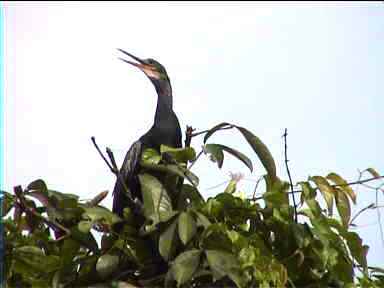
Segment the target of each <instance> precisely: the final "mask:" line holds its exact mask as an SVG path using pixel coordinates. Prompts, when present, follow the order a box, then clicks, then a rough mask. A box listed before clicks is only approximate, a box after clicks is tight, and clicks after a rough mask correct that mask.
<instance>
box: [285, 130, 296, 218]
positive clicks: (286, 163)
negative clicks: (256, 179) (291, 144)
mask: <svg viewBox="0 0 384 288" xmlns="http://www.w3.org/2000/svg"><path fill="white" fill-rule="evenodd" d="M287 136H288V129H287V128H285V131H284V135H283V137H284V157H285V167H286V168H287V174H288V178H289V184H290V186H291V194H292V200H293V209H294V213H295V222H296V223H297V210H296V199H295V193H293V184H292V178H291V172H290V171H289V167H288V161H289V160H288V146H287Z"/></svg>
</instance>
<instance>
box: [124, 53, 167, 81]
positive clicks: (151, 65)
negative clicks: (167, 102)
mask: <svg viewBox="0 0 384 288" xmlns="http://www.w3.org/2000/svg"><path fill="white" fill-rule="evenodd" d="M117 50H119V51H120V52H122V53H124V54H125V55H127V56H129V57H131V58H132V59H133V60H135V61H136V62H133V61H129V60H126V59H124V58H119V59H120V60H122V61H124V62H126V63H129V64H131V65H133V66H135V67H137V68H139V69H140V70H141V71H143V72H144V74H145V75H147V77H148V78H149V79H150V80H151V81H152V82H153V83H154V84H155V86H156V82H162V81H169V78H168V75H167V71H165V68H164V66H163V65H161V64H160V63H159V62H157V61H156V60H154V59H152V58H148V59H140V58H139V57H136V56H134V55H132V54H130V53H128V52H126V51H124V50H123V49H117Z"/></svg>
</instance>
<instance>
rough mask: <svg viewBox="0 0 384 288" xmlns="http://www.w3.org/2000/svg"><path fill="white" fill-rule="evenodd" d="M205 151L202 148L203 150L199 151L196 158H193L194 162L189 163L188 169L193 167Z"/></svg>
mask: <svg viewBox="0 0 384 288" xmlns="http://www.w3.org/2000/svg"><path fill="white" fill-rule="evenodd" d="M203 152H204V151H203V150H201V151H200V152H199V154H197V156H196V158H195V160H193V161H192V163H191V164H190V165H189V167H188V170H190V169H191V168H192V166H193V165H194V164H195V163H196V161H197V160H198V159H199V157H200V156H201V154H203Z"/></svg>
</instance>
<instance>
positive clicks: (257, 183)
mask: <svg viewBox="0 0 384 288" xmlns="http://www.w3.org/2000/svg"><path fill="white" fill-rule="evenodd" d="M263 178H264V176H260V177H259V179H257V182H256V185H255V189H253V195H252V199H255V197H256V191H257V187H258V186H259V183H260V181H261V180H262V179H263Z"/></svg>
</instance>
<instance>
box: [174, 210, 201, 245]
mask: <svg viewBox="0 0 384 288" xmlns="http://www.w3.org/2000/svg"><path fill="white" fill-rule="evenodd" d="M178 229H179V237H180V240H181V242H183V244H184V245H186V244H187V243H188V242H189V241H190V240H191V239H192V237H193V236H195V234H196V230H197V228H196V221H195V219H193V217H192V215H191V214H190V213H188V212H182V213H181V214H180V216H179V223H178Z"/></svg>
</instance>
